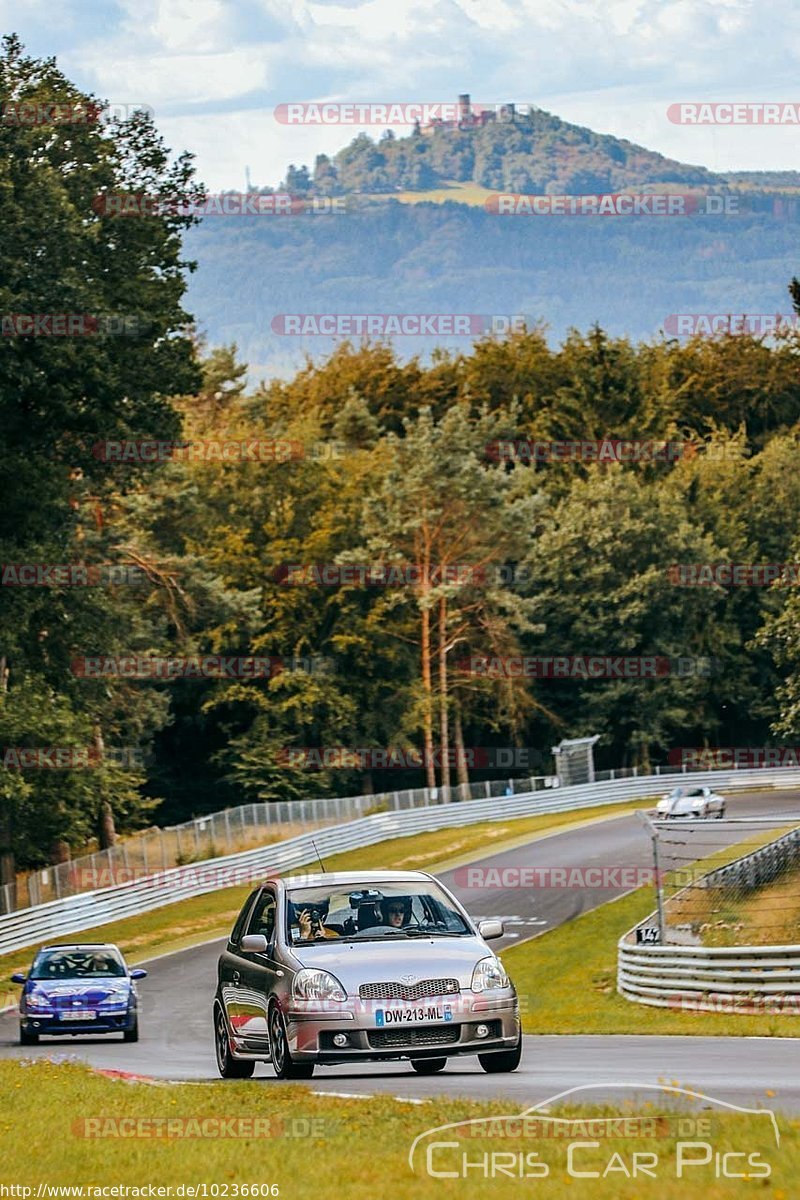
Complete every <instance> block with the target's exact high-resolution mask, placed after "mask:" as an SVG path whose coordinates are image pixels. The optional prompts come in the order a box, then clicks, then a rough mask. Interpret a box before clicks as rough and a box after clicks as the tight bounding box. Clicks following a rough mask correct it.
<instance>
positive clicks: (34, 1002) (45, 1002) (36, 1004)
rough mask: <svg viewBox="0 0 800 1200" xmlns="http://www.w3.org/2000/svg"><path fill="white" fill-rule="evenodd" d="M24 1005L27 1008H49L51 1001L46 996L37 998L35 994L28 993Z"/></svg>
mask: <svg viewBox="0 0 800 1200" xmlns="http://www.w3.org/2000/svg"><path fill="white" fill-rule="evenodd" d="M25 1005H26V1007H27V1008H50V1007H52V1001H51V1000H49V999H48V998H47V996H37V995H36V993H35V992H29V994H28V995H27V996H26V997H25Z"/></svg>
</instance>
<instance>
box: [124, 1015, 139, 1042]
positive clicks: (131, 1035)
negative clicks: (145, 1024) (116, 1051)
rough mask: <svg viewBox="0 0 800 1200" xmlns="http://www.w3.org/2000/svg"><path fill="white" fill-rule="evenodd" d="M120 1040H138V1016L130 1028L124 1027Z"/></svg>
mask: <svg viewBox="0 0 800 1200" xmlns="http://www.w3.org/2000/svg"><path fill="white" fill-rule="evenodd" d="M122 1040H123V1042H138V1040H139V1018H138V1017H136V1019H135V1020H134V1022H133V1026H132V1028H131V1029H125V1030H124V1031H123V1034H122Z"/></svg>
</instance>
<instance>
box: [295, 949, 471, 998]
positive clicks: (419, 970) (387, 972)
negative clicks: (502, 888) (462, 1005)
mask: <svg viewBox="0 0 800 1200" xmlns="http://www.w3.org/2000/svg"><path fill="white" fill-rule="evenodd" d="M292 953H293V955H294V956H295V958H296V959H297V960H298V962H299V963H300V965H301V966H303V967H319V968H320V969H321V970H323V971H330V972H331V974H332V975H335V976H336V978H337V979H338V980H339V982H340V983H342V984H343V985H344V988H345V991H347V992H348V993H350V994H352V993H353V992H356V991H358V988H359V986H360V985H361V984H362V983H385V982H394V981H400V982H403V983H409V984H410V983H417V982H419V981H420V980H422V979H457V980H458V982H459V985H460V986H461V987H462V988H468V987H469V986H470V984H471V982H472V972H473V970H474V969H475V964H476V963H477V962H478V961H479V960H480V959H481V958H486V957H487V955H490V954H491V953H492V951H491V950H490V949H489V948H488V946H487V945H486V943H485V942H484V941H483V939H482V938H479V937H458V938H442V937H439V938H437V937H436V936H433V937H431V938H413V939H411V938H409V940H408V941H400V940H399V939H398V940H397V941H395V940H394V939H392V940H391V941H387V942H378V941H374V942H370V941H360V940H358V941H354V942H336V941H333V940H331V941H325V942H315V943H314V946H313V948H312V947H309V948H308V949H306V948H305V947H303V946H295V947H293V948H292ZM406 976H413V978H408V979H407V978H405V977H406Z"/></svg>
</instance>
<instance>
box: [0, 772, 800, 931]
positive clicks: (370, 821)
mask: <svg viewBox="0 0 800 1200" xmlns="http://www.w3.org/2000/svg"><path fill="white" fill-rule="evenodd" d="M710 776H713V779H714V783H715V785H716V786H717V787H720V788H725V789H726V790H728V791H731V790H751V791H752V790H754V789H761V788H769V787H782V786H783V787H792V786H794V787H796V786H798V785H800V769H798V768H775V769H765V768H759V769H754V770H747V771H744V770H737V771H714V772H709V771H698V772H691V773H689V772H687V773H686V774H684V775H682V776H681V780H682V782H686V783H688V784H692V783H703V781H706V782H707V781H708V779H709V777H710ZM668 782H669V781H667V783H668ZM664 787H665V779H664V777H663V776H657V775H656V776H646V777H639V778H633V779H617V780H613V781H608V780H604V781H602V782H599V783H587V784H581V785H577V786H574V787H561V788H558V789H555V790H554V791H552V792H541V791H538V792H529V793H525V794H522V795H517V796H503V797H493V798H491V799H488V800H471V801H469V802H467V803H463V804H447V805H431V806H429V807H426V808H416V809H410V810H408V811H405V812H386V813H375V814H374V815H372V816H369V817H361V818H359V819H358V820H355V821H348V822H346V823H345V824H341V825H334V826H328V827H327V828H324V829H321V830H317V831H315V832H314V833H309V834H301V835H300V836H299V837H295V838H291V839H289V840H287V841H283V842H274V843H271V844H269V845H266V846H260V847H257V848H256V849H253V850H245V851H242V852H240V853H238V854H230V855H226V856H224V857H221V858H215V859H207V860H206V861H205V862H200V863H194V864H191V865H189V866H185V867H175V868H172V869H170V870H166V871H161V872H156V873H154V874H151V875H147V876H145V877H143V878H139V879H135V880H132V881H130V882H128V883H123V884H118V885H116V886H114V887H108V888H101V889H98V890H96V891H91V892H83V893H81V894H79V895H77V896H68V897H65V898H64V899H62V900H54V901H50V902H49V903H47V904H39V905H36V906H35V907H33V908H26V909H19V910H18V911H16V912H13V913H9V914H8V915H6V916H4V917H0V954H4V953H8V952H9V951H13V950H18V949H21V948H22V947H23V946H32V945H34V944H36V943H39V942H43V941H50V940H53V939H56V938H61V937H65V936H67V935H68V934H72V933H77V932H80V931H82V930H85V929H92V928H95V927H96V926H99V925H105V924H108V923H109V922H111V921H117V920H120V919H122V918H124V917H131V916H136V915H138V914H139V913H144V912H149V911H151V910H152V909H155V908H161V907H162V906H164V905H167V904H172V903H174V902H175V901H177V900H185V899H188V898H190V897H192V896H200V895H203V894H205V893H207V892H212V891H217V890H219V889H220V888H223V887H232V886H235V885H244V884H248V883H252V882H253V881H259V880H261V879H263V878H264V876H266V875H269V874H283V873H285V872H287V871H291V870H294V869H296V868H298V867H304V866H307V865H309V864H312V865H313V864H314V863H315V862H316V857H317V853H316V852H317V851H318V852H319V854H320V855H321V856H322V857H323V858H325V857H326V856H328V855H332V854H339V853H341V852H342V851H345V850H355V849H359V848H360V847H363V846H373V845H375V844H377V843H378V842H383V841H386V840H387V839H389V838H396V837H407V836H408V835H409V834H413V833H421V832H423V831H426V830H432V829H442V828H447V827H455V826H459V825H472V824H475V823H478V822H481V821H491V820H498V819H499V820H502V819H503V818H507V817H523V816H531V815H535V814H537V813H559V812H570V811H571V810H574V809H578V808H597V807H599V806H601V805H604V804H614V803H619V804H622V803H624V802H625V801H628V800H633V799H637V798H638V797H642V798H646V797H648V796H656V795H659V794H661V793H663V791H664Z"/></svg>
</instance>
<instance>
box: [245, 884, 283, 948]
mask: <svg viewBox="0 0 800 1200" xmlns="http://www.w3.org/2000/svg"><path fill="white" fill-rule="evenodd" d="M275 908H276V904H275V897H274V895H273V894H272V892H264V893H262V895H261V897H260V898H259V899H258V900H257V901H256V906H255V908H254V909H253V915H252V916H251V918H250V921H249V923H248V926H247V932H248V933H260V934H263V936H264V937H265V938H266V939H267V941H268V942H270V941H272V935H273V934H274V932H275Z"/></svg>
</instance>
